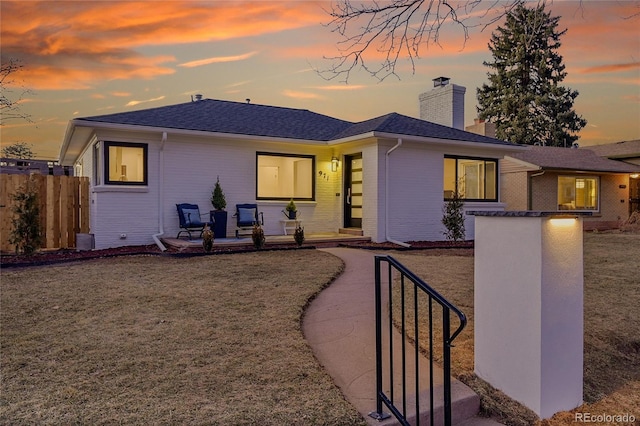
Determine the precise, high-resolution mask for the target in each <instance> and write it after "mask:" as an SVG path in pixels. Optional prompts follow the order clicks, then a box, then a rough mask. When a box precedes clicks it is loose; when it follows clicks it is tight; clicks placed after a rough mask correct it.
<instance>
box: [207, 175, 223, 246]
mask: <svg viewBox="0 0 640 426" xmlns="http://www.w3.org/2000/svg"><path fill="white" fill-rule="evenodd" d="M211 205H212V206H213V208H214V210H212V211H211V212H209V216H210V219H211V222H213V234H214V235H215V236H216V238H227V212H226V211H225V210H224V209H225V207H227V200H226V198H225V195H224V191H223V190H222V186H220V176H218V177H217V179H216V184H215V186H214V187H213V192H212V193H211Z"/></svg>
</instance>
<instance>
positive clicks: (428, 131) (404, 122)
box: [334, 112, 513, 145]
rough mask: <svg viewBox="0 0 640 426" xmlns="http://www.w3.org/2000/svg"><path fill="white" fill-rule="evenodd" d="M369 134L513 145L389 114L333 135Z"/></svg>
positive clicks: (339, 136) (356, 124)
mask: <svg viewBox="0 0 640 426" xmlns="http://www.w3.org/2000/svg"><path fill="white" fill-rule="evenodd" d="M370 132H378V133H389V134H395V135H407V136H418V137H430V138H437V139H448V140H458V141H470V142H480V143H491V144H500V145H513V144H512V143H510V142H505V141H502V140H499V139H494V138H490V137H487V136H482V135H478V134H475V133H470V132H465V131H463V130H459V129H454V128H453V127H447V126H443V125H440V124H436V123H431V122H429V121H425V120H419V119H417V118H412V117H407V116H406V115H402V114H398V113H395V112H394V113H391V114H387V115H383V116H380V117H376V118H372V119H371V120H366V121H362V122H360V123H355V124H353V125H352V126H350V127H348V128H347V129H345V130H344V131H342V132H341V133H339V134H337V135H335V137H334V139H342V138H347V137H350V136H356V135H361V134H365V133H370Z"/></svg>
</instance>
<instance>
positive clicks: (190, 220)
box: [176, 203, 213, 239]
mask: <svg viewBox="0 0 640 426" xmlns="http://www.w3.org/2000/svg"><path fill="white" fill-rule="evenodd" d="M176 208H177V209H178V218H179V219H180V232H178V236H177V237H176V238H180V235H181V234H183V233H185V232H186V233H187V235H188V236H189V239H192V238H193V236H192V235H191V233H192V232H200V234H199V235H198V238H202V232H203V231H204V227H205V225H209V228H210V229H213V223H212V222H203V221H202V220H201V219H200V217H201V216H200V208H199V207H198V205H197V204H187V203H182V204H176Z"/></svg>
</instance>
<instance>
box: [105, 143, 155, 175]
mask: <svg viewBox="0 0 640 426" xmlns="http://www.w3.org/2000/svg"><path fill="white" fill-rule="evenodd" d="M96 164H99V163H96ZM104 182H105V184H107V185H147V144H139V143H120V142H105V143H104Z"/></svg>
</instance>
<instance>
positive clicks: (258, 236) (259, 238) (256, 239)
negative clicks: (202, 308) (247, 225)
mask: <svg viewBox="0 0 640 426" xmlns="http://www.w3.org/2000/svg"><path fill="white" fill-rule="evenodd" d="M251 239H252V240H253V246H254V247H255V248H256V249H258V250H260V249H261V248H262V247H264V243H265V242H266V238H265V237H264V231H263V230H262V227H261V226H260V225H259V224H255V225H253V231H252V232H251Z"/></svg>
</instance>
